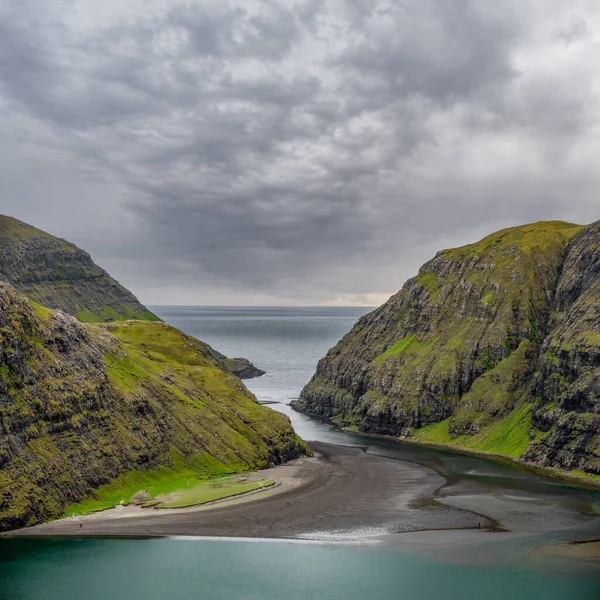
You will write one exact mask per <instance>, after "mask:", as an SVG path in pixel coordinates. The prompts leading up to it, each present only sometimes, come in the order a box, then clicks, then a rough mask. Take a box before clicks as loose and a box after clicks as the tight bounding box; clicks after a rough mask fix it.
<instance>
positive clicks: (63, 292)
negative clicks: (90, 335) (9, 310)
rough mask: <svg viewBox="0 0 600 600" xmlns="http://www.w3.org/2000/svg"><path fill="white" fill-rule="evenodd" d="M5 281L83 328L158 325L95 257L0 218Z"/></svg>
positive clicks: (1, 273)
mask: <svg viewBox="0 0 600 600" xmlns="http://www.w3.org/2000/svg"><path fill="white" fill-rule="evenodd" d="M0 281H8V282H9V283H12V285H14V286H15V287H16V288H17V289H18V290H19V291H20V292H22V293H23V294H25V295H26V296H27V297H29V298H31V299H32V300H34V301H35V302H38V303H39V304H41V305H43V306H47V307H48V308H53V309H58V310H61V311H63V312H65V313H67V314H70V315H74V316H76V317H77V318H78V319H79V320H80V321H83V322H90V323H93V322H104V321H118V320H123V319H142V320H148V321H157V320H159V319H158V317H157V316H155V315H154V314H152V313H151V312H150V311H149V310H148V309H147V308H146V307H145V306H143V305H142V304H141V303H140V302H139V301H138V299H137V298H136V297H135V296H134V295H133V294H132V293H131V292H130V291H128V290H126V289H125V288H124V287H122V286H121V285H120V284H119V283H118V282H117V281H115V280H114V279H113V278H112V277H111V276H110V275H109V274H108V273H107V272H106V271H105V270H104V269H101V268H100V267H99V266H98V265H96V264H95V263H94V262H93V261H92V259H91V257H90V255H89V254H88V253H87V252H84V251H83V250H81V249H80V248H78V247H77V246H75V245H74V244H71V243H70V242H67V241H66V240H63V239H60V238H56V237H54V236H52V235H50V234H48V233H45V232H44V231H40V230H39V229H36V228H35V227H32V226H31V225H28V224H26V223H23V222H21V221H19V220H17V219H13V218H12V217H6V216H3V215H0Z"/></svg>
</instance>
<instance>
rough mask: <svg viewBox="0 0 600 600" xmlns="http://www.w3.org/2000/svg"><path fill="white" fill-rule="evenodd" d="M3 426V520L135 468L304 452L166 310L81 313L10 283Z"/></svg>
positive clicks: (158, 470)
mask: <svg viewBox="0 0 600 600" xmlns="http://www.w3.org/2000/svg"><path fill="white" fill-rule="evenodd" d="M0 427H1V428H0V530H6V529H12V528H16V527H21V526H24V525H32V524H35V523H39V522H41V521H44V520H47V519H49V518H54V517H59V516H61V515H62V514H63V512H64V511H65V509H66V507H67V506H69V505H70V504H71V503H75V502H79V501H81V500H83V499H85V498H88V497H90V495H91V496H93V495H94V493H95V492H94V490H95V489H96V488H98V487H99V486H102V485H103V484H109V483H111V482H112V483H113V485H115V487H116V489H118V486H119V482H121V483H123V484H124V483H125V482H127V481H130V482H131V481H134V482H135V481H136V477H137V476H139V474H145V477H146V480H147V478H148V477H164V476H165V475H169V474H173V475H176V474H177V473H182V472H185V473H194V474H195V475H196V476H198V475H200V476H206V477H210V476H211V475H217V474H223V473H231V472H238V471H244V470H248V469H258V468H262V467H266V466H268V465H273V464H277V463H280V462H283V461H286V460H289V459H292V458H295V457H297V456H299V455H300V454H301V453H304V452H305V451H306V452H309V451H308V450H307V447H306V446H305V445H304V443H303V442H302V441H301V440H300V439H299V438H298V437H297V436H296V435H295V433H294V431H293V429H292V427H291V424H290V422H289V419H288V418H287V417H286V416H284V415H282V414H280V413H277V412H275V411H273V410H271V409H269V408H267V407H263V406H261V405H259V404H258V403H257V402H256V399H255V398H254V396H253V395H252V394H251V393H250V392H249V391H248V390H247V389H246V388H245V387H244V385H243V384H242V383H241V382H240V380H239V379H238V378H237V377H235V376H234V375H232V374H230V373H227V372H225V371H223V370H222V369H221V367H220V364H219V363H218V361H217V360H215V358H214V357H213V351H212V349H211V348H210V347H208V346H206V345H205V344H203V343H201V342H199V341H198V340H196V339H194V338H191V337H188V336H186V335H184V334H183V333H181V332H180V331H178V330H177V329H174V328H173V327H170V326H168V325H166V324H164V323H161V322H142V321H130V322H121V323H114V324H103V325H92V324H83V323H81V322H80V321H78V320H77V319H75V318H73V317H70V316H68V315H66V314H64V313H62V312H59V311H51V310H49V309H47V308H44V307H42V306H40V305H38V304H36V303H33V302H31V301H29V300H28V299H27V298H25V297H24V296H23V295H21V294H19V293H18V292H17V291H16V290H15V289H14V288H13V287H12V286H11V285H9V284H6V283H0ZM133 491H136V490H135V489H134V490H133Z"/></svg>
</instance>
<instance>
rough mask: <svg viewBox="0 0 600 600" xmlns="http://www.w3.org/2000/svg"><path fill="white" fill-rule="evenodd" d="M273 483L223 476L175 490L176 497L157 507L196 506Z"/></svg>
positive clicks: (266, 480) (272, 482)
mask: <svg viewBox="0 0 600 600" xmlns="http://www.w3.org/2000/svg"><path fill="white" fill-rule="evenodd" d="M274 483H275V482H274V481H270V480H268V479H255V480H254V481H247V480H246V481H244V480H243V479H241V478H239V477H224V478H222V479H216V480H214V481H203V482H202V483H199V484H197V485H194V486H190V487H185V488H183V489H180V490H177V492H176V497H174V498H173V499H172V500H168V499H165V500H164V501H162V502H161V503H160V504H159V505H158V506H159V508H185V507H187V506H196V505H198V504H205V503H207V502H213V501H215V500H221V499H222V498H227V497H229V496H237V495H239V494H245V493H247V492H251V491H253V490H260V489H262V488H266V487H270V486H272V485H273V484H274ZM156 500H160V498H156Z"/></svg>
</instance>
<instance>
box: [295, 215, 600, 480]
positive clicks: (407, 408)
mask: <svg viewBox="0 0 600 600" xmlns="http://www.w3.org/2000/svg"><path fill="white" fill-rule="evenodd" d="M295 407H296V408H297V409H298V410H304V411H307V412H311V413H316V414H319V415H322V416H326V417H329V418H331V419H333V420H334V421H335V422H338V423H339V424H340V425H342V426H346V427H351V428H354V429H357V430H360V431H364V432H370V433H380V434H386V435H391V436H398V437H405V438H413V439H416V440H422V441H430V442H442V443H449V444H454V445H457V446H461V447H465V448H471V449H475V450H479V451H488V452H493V453H498V454H505V455H507V456H511V457H515V458H520V459H522V460H524V461H528V462H532V463H535V464H537V465H541V466H544V467H558V468H562V469H568V470H572V471H581V472H585V473H588V474H596V475H598V474H600V222H599V223H595V224H593V225H591V226H588V227H580V226H577V225H572V224H568V223H563V222H548V223H535V224H533V225H527V226H523V227H516V228H510V229H506V230H503V231H500V232H497V233H495V234H492V235H490V236H488V237H486V238H485V239H483V240H481V241H480V242H478V243H476V244H471V245H469V246H465V247H463V248H457V249H453V250H445V251H442V252H439V253H438V254H437V255H436V256H435V258H434V259H433V260H431V261H429V262H428V263H426V264H425V265H424V266H423V267H422V268H421V270H420V271H419V274H418V275H417V277H415V278H414V279H411V280H409V281H408V282H407V283H406V284H405V286H404V287H403V289H402V290H401V291H400V292H399V293H398V294H396V295H395V296H393V297H392V298H391V299H390V300H389V301H388V302H386V303H385V304H384V305H383V306H381V307H380V308H379V309H377V310H376V311H374V312H372V313H370V314H369V315H366V316H365V317H363V318H362V319H361V320H360V321H359V322H358V323H357V325H356V326H355V327H354V328H353V330H352V331H351V332H350V333H348V334H347V335H346V336H345V337H344V338H343V339H342V340H341V341H340V342H339V343H338V344H337V346H335V347H334V348H333V349H331V350H330V351H329V352H328V353H327V356H326V357H325V358H323V359H322V360H321V361H320V362H319V365H318V367H317V372H316V374H315V376H314V377H313V379H312V380H311V382H310V383H309V384H308V385H307V386H306V387H305V389H304V390H303V392H302V394H301V396H300V399H299V400H298V401H296V402H295Z"/></svg>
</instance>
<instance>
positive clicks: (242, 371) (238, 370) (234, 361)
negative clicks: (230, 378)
mask: <svg viewBox="0 0 600 600" xmlns="http://www.w3.org/2000/svg"><path fill="white" fill-rule="evenodd" d="M227 361H228V362H227V364H228V366H229V368H230V370H231V372H232V373H233V374H234V375H236V376H237V377H239V378H240V379H254V377H261V376H262V375H264V374H265V371H263V370H261V369H259V368H257V367H255V366H254V365H253V364H252V363H251V362H250V361H249V360H248V359H247V358H229V359H227Z"/></svg>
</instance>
